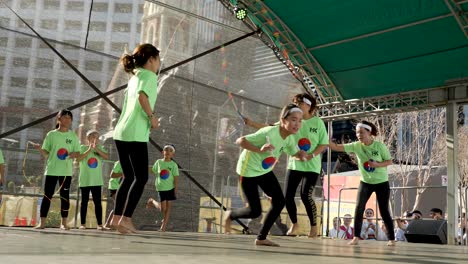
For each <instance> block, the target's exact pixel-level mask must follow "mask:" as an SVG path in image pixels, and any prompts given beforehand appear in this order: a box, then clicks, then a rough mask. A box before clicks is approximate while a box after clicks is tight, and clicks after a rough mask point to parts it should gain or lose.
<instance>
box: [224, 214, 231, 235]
mask: <svg viewBox="0 0 468 264" xmlns="http://www.w3.org/2000/svg"><path fill="white" fill-rule="evenodd" d="M224 234H226V235H229V234H231V211H226V215H225V216H224Z"/></svg>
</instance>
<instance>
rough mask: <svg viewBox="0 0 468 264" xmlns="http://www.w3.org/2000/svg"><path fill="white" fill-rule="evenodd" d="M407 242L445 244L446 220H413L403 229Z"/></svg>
mask: <svg viewBox="0 0 468 264" xmlns="http://www.w3.org/2000/svg"><path fill="white" fill-rule="evenodd" d="M405 237H406V240H407V241H408V242H413V243H429V244H447V221H445V220H413V221H411V222H410V223H409V225H408V227H407V228H406V231H405Z"/></svg>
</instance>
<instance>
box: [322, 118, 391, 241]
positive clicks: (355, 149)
mask: <svg viewBox="0 0 468 264" xmlns="http://www.w3.org/2000/svg"><path fill="white" fill-rule="evenodd" d="M377 134H378V130H377V127H376V126H375V125H374V124H372V123H370V122H367V121H362V122H360V123H358V124H357V125H356V137H357V138H358V140H359V141H357V142H353V143H349V144H336V143H334V142H330V148H331V149H332V150H334V151H342V152H347V153H355V154H356V157H357V159H358V168H359V171H360V172H361V183H360V184H359V190H358V194H357V201H356V209H355V211H354V238H353V240H351V241H350V242H349V243H348V244H349V245H357V244H358V242H359V237H360V236H361V229H362V220H363V213H364V209H365V206H366V203H367V201H368V200H369V198H370V196H371V195H372V193H373V192H375V194H376V196H377V202H378V204H379V211H380V215H381V216H382V219H383V221H384V223H385V227H386V229H387V230H388V231H389V232H388V234H387V237H388V239H389V241H388V244H387V245H389V246H394V245H395V233H394V232H393V230H394V229H393V220H392V216H391V215H390V209H389V207H388V203H389V200H390V185H389V183H388V172H387V166H389V165H391V164H392V163H393V162H392V157H391V156H390V152H389V151H388V148H387V146H385V144H383V143H382V142H379V141H377V140H374V136H377Z"/></svg>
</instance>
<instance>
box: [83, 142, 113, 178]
mask: <svg viewBox="0 0 468 264" xmlns="http://www.w3.org/2000/svg"><path fill="white" fill-rule="evenodd" d="M88 148H89V146H87V145H81V152H80V153H81V154H83V153H85V152H86V151H87V150H88ZM97 148H99V150H100V151H102V152H105V153H107V152H106V151H105V150H104V148H103V147H102V146H99V145H98V146H97ZM79 182H80V183H79V184H80V187H88V186H102V185H103V184H104V181H103V179H102V157H101V156H100V155H99V154H98V153H97V152H94V151H91V152H89V153H88V155H87V156H86V157H85V158H84V159H83V160H82V161H80V181H79Z"/></svg>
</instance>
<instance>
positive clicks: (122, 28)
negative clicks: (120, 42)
mask: <svg viewBox="0 0 468 264" xmlns="http://www.w3.org/2000/svg"><path fill="white" fill-rule="evenodd" d="M112 31H114V32H130V23H113V24H112Z"/></svg>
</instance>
